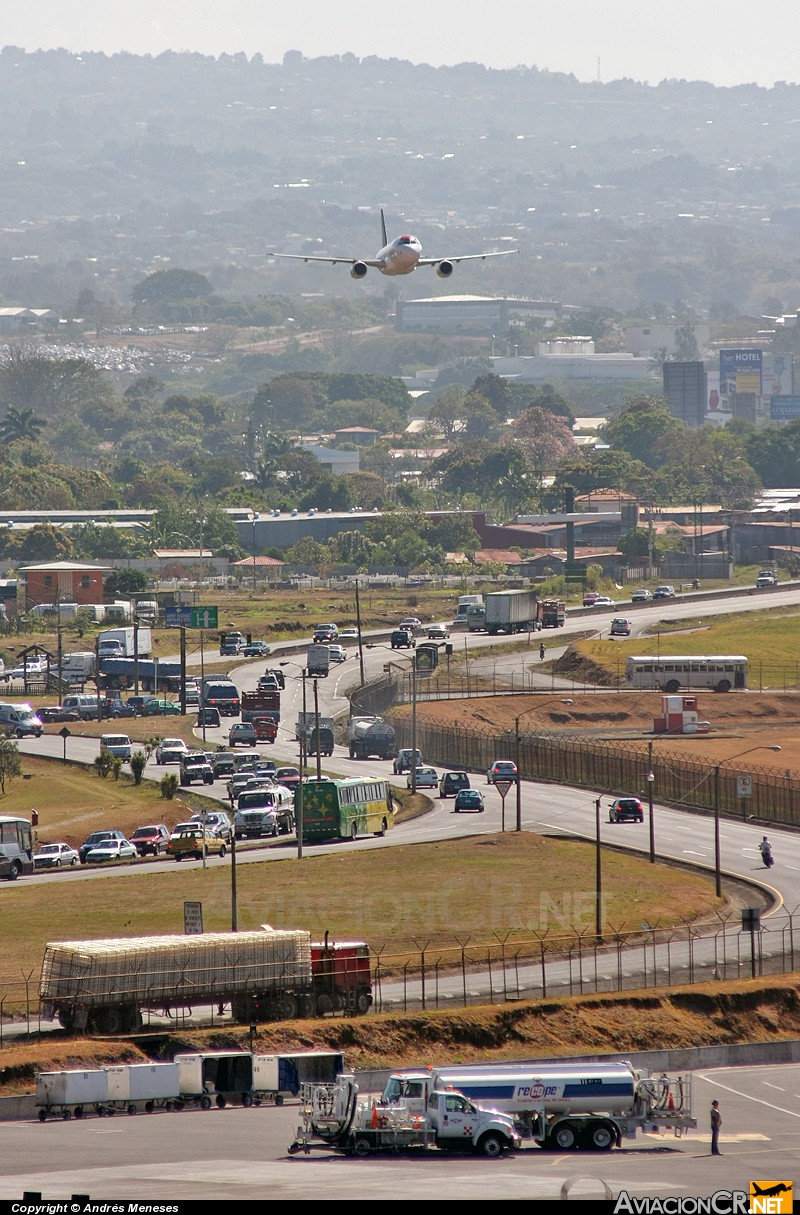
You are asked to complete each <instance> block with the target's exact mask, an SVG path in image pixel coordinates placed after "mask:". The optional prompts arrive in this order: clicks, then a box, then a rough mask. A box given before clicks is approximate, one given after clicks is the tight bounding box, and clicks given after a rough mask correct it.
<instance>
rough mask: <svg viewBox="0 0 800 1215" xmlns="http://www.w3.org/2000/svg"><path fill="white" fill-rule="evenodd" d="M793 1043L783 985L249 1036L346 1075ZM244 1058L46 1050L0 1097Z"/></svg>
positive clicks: (190, 1042)
mask: <svg viewBox="0 0 800 1215" xmlns="http://www.w3.org/2000/svg"><path fill="white" fill-rule="evenodd" d="M798 1037H800V988H799V987H798V983H797V981H792V980H791V979H783V978H781V979H776V980H763V979H761V980H753V981H748V982H743V983H720V984H711V983H707V984H701V985H698V986H692V987H680V988H674V989H672V990H671V991H663V992H659V993H656V992H644V991H639V992H628V993H626V994H624V995H621V996H612V995H603V996H576V997H565V998H563V999H559V1000H540V1001H531V1002H524V1003H522V1002H521V1003H519V1004H503V1005H488V1006H480V1007H475V1008H465V1009H464V1010H463V1011H460V1012H454V1011H452V1010H448V1011H446V1012H427V1013H422V1012H421V1013H406V1014H390V1013H385V1014H379V1015H376V1016H370V1017H363V1018H358V1019H352V1020H350V1019H345V1020H342V1019H335V1020H333V1019H332V1020H325V1021H301V1022H291V1023H290V1022H283V1023H281V1024H276V1025H269V1026H266V1025H262V1026H259V1029H258V1032H257V1034H256V1036H255V1039H254V1042H253V1047H252V1049H253V1050H255V1051H263V1052H266V1051H278V1052H280V1051H298V1050H315V1049H317V1050H341V1051H343V1052H344V1055H345V1060H346V1063H347V1066H348V1067H349V1068H383V1067H410V1066H415V1065H427V1064H444V1063H491V1062H500V1061H501V1060H509V1059H519V1058H546V1057H550V1056H552V1057H564V1058H566V1057H569V1056H571V1055H582V1054H591V1053H598V1054H605V1053H617V1052H626V1051H634V1050H652V1049H654V1048H655V1047H658V1048H662V1049H679V1048H683V1047H692V1046H709V1045H717V1044H721V1043H743V1042H777V1041H783V1040H788V1039H791V1038H798ZM232 1049H238V1050H249V1049H251V1048H250V1036H249V1033H248V1031H247V1030H246V1029H245V1028H244V1027H242V1026H240V1027H237V1028H230V1029H225V1030H205V1031H197V1032H193V1033H189V1032H187V1033H182V1034H171V1035H164V1036H158V1037H152V1038H149V1039H147V1040H144V1039H142V1038H139V1039H138V1040H135V1041H131V1042H130V1043H127V1042H108V1041H104V1042H95V1041H91V1040H82V1039H69V1040H65V1039H46V1040H43V1041H40V1042H35V1043H25V1044H12V1045H11V1046H9V1047H7V1048H6V1049H5V1050H4V1051H3V1055H2V1063H3V1066H2V1068H0V1095H6V1096H7V1095H10V1094H12V1093H24V1092H30V1091H32V1089H33V1087H34V1083H35V1077H36V1073H37V1072H38V1071H46V1070H59V1069H62V1068H77V1067H79V1068H89V1067H100V1066H102V1065H103V1064H105V1063H133V1062H140V1061H142V1060H145V1059H161V1060H164V1059H171V1058H172V1056H173V1055H175V1054H177V1053H178V1052H179V1051H187V1050H232Z"/></svg>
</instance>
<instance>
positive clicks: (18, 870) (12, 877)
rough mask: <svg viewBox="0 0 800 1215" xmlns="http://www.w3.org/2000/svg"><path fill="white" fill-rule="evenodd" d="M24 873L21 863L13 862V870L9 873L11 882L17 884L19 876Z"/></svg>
mask: <svg viewBox="0 0 800 1215" xmlns="http://www.w3.org/2000/svg"><path fill="white" fill-rule="evenodd" d="M21 873H22V866H21V865H20V863H19V861H12V862H11V868H10V869H9V871H8V880H9V882H16V880H17V878H18V877H19V875H20V874H21Z"/></svg>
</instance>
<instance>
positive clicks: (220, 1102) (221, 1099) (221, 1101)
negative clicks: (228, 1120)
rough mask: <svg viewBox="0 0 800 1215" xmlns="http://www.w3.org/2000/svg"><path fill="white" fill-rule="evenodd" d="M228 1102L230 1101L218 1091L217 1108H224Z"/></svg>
mask: <svg viewBox="0 0 800 1215" xmlns="http://www.w3.org/2000/svg"><path fill="white" fill-rule="evenodd" d="M227 1104H228V1102H227V1100H226V1098H225V1097H224V1096H223V1095H222V1093H217V1109H218V1110H224V1109H225V1106H226V1105H227Z"/></svg>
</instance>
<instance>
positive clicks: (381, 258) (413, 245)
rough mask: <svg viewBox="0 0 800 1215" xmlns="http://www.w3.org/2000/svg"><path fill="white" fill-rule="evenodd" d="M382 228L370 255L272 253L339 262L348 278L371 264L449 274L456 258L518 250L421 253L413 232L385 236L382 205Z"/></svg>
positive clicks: (386, 271) (387, 270) (391, 270)
mask: <svg viewBox="0 0 800 1215" xmlns="http://www.w3.org/2000/svg"><path fill="white" fill-rule="evenodd" d="M381 232H382V233H383V248H382V249H381V250H380V251H379V252H378V253H376V254H375V256H374V257H373V258H367V257H365V258H360V257H318V256H317V255H316V254H314V253H309V254H305V253H275V254H273V257H291V258H293V259H294V260H295V261H300V262H328V263H329V264H330V265H331V266H336V265H338V264H339V263H340V262H341V263H342V264H343V265H345V266H349V267H350V276H351V278H363V277H364V275H365V274H366V273H367V270H368V269H369V267H370V266H373V267H374V268H375V269H376V270H380V272H381V274H388V275H394V274H410V273H411V271H412V270H416V268H417V266H435V267H436V273H437V274H438V275H439V278H449V277H450V275H451V274H452V273H453V270H454V269H455V267H456V265H457V263H458V262H475V261H484V260H485V259H486V258H487V257H507V256H508V255H509V254H510V253H519V249H503V250H502V251H501V252H498V253H465V254H462V256H461V257H422V256H421V254H422V245H421V244H420V243H419V241H418V240H417V238H416V236H398V237H397V238H396V240H393V241H391V242H389V241H388V240H387V237H386V220H385V219H384V216H383V208H381Z"/></svg>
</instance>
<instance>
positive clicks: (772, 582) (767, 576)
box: [756, 570, 778, 588]
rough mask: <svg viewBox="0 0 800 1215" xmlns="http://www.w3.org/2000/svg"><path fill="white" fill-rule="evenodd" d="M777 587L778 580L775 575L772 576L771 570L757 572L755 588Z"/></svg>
mask: <svg viewBox="0 0 800 1215" xmlns="http://www.w3.org/2000/svg"><path fill="white" fill-rule="evenodd" d="M777 585H778V579H777V577H776V576H775V574H773V572H772V570H759V573H758V577H757V578H756V586H757V587H759V588H761V587H765V586H777Z"/></svg>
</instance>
